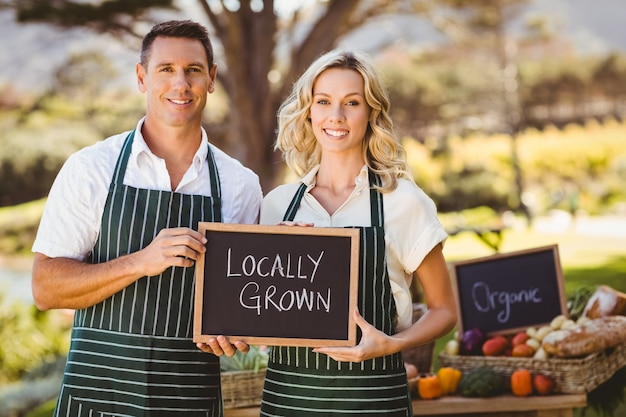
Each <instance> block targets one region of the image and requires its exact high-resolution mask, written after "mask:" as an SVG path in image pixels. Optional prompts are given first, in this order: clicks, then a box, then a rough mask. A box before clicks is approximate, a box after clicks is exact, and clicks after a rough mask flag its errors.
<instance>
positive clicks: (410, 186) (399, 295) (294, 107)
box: [261, 50, 456, 417]
mask: <svg viewBox="0 0 626 417" xmlns="http://www.w3.org/2000/svg"><path fill="white" fill-rule="evenodd" d="M389 106H390V103H389V99H388V96H387V92H386V90H385V88H384V86H383V84H382V82H381V80H380V78H379V76H378V75H377V74H376V71H375V69H374V66H373V64H372V62H371V60H370V58H369V57H368V56H367V55H365V54H363V53H360V52H345V51H339V50H335V51H331V52H329V53H327V54H325V55H323V56H321V57H320V58H318V59H317V60H316V61H315V62H314V63H313V64H312V65H311V66H310V67H309V68H308V69H307V70H306V71H305V73H304V74H303V75H302V76H301V78H300V79H299V80H298V81H297V82H296V83H295V84H294V87H293V90H292V93H291V95H290V96H289V97H288V98H287V99H286V101H285V102H284V103H283V105H282V106H281V108H280V110H279V114H278V120H279V129H278V138H277V142H276V148H277V149H280V150H281V151H282V152H283V156H284V159H285V161H286V162H287V164H288V166H289V167H290V168H291V169H292V170H293V171H294V172H295V173H296V174H298V175H299V176H300V177H301V179H300V181H298V182H297V183H294V184H285V185H281V186H279V187H277V188H276V189H274V190H272V191H271V192H270V193H269V194H268V195H267V196H266V197H265V199H264V201H263V203H262V206H261V223H263V224H277V223H282V224H287V225H301V226H315V227H356V228H359V229H360V231H361V237H360V239H361V244H360V247H361V248H362V249H361V254H360V256H361V260H362V262H361V265H360V272H359V273H360V276H359V301H358V309H357V310H355V311H354V312H353V314H354V318H355V321H356V323H357V325H358V327H359V331H358V344H357V345H356V346H354V347H323V348H303V347H275V348H273V349H272V351H271V358H270V364H269V367H268V372H267V377H266V381H265V388H264V392H263V402H262V405H261V415H262V416H278V415H281V416H283V415H287V416H294V415H297V416H323V415H342V414H343V415H350V416H354V415H361V414H367V415H368V416H386V417H389V416H412V415H413V413H412V409H411V401H410V393H409V390H408V388H407V379H406V374H405V368H404V364H403V361H402V356H401V351H402V350H404V349H406V348H409V347H412V346H417V345H421V344H424V343H428V342H430V341H432V340H434V339H436V338H438V337H440V336H442V335H444V334H445V333H447V332H448V331H449V330H450V329H451V328H452V327H453V326H454V324H455V321H456V316H455V306H454V298H453V295H452V290H451V285H450V278H449V274H448V269H447V266H446V262H445V259H444V257H443V253H442V246H443V242H444V241H445V239H446V237H447V235H446V233H445V231H444V229H443V227H442V226H441V224H440V222H439V220H438V219H437V213H436V208H435V205H434V203H433V201H432V200H431V199H430V198H429V197H428V196H427V195H426V194H425V193H424V192H423V191H422V190H421V189H420V188H419V187H418V186H417V185H416V184H415V183H414V181H413V180H412V179H411V176H410V175H409V173H408V169H407V164H406V160H405V154H404V150H403V149H402V147H401V145H400V144H399V143H398V141H397V138H396V137H395V135H394V132H393V124H392V121H391V119H390V117H389ZM414 272H416V276H417V277H418V279H419V280H420V283H421V285H422V287H423V290H424V294H425V300H426V303H427V306H428V312H427V313H426V314H425V315H424V316H423V317H422V318H421V319H420V320H419V321H417V322H416V323H414V324H413V323H412V300H411V293H410V289H409V288H410V285H411V279H412V276H413V273H414Z"/></svg>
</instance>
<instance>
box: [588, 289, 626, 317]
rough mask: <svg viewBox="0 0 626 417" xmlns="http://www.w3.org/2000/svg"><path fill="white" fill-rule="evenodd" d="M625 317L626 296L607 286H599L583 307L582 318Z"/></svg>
mask: <svg viewBox="0 0 626 417" xmlns="http://www.w3.org/2000/svg"><path fill="white" fill-rule="evenodd" d="M617 315H622V316H623V315H626V294H624V293H623V292H620V291H617V290H615V289H613V288H611V287H609V286H607V285H600V286H599V287H598V288H597V289H596V291H595V292H594V293H593V294H592V295H591V297H590V298H589V301H587V304H586V305H585V309H584V311H583V316H587V317H589V318H590V319H597V318H598V317H606V316H617Z"/></svg>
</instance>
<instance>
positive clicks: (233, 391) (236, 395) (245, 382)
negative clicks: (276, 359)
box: [221, 369, 266, 408]
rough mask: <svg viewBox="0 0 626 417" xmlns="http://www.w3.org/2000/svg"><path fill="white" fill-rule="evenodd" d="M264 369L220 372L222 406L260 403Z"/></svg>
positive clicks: (234, 406) (244, 405)
mask: <svg viewBox="0 0 626 417" xmlns="http://www.w3.org/2000/svg"><path fill="white" fill-rule="evenodd" d="M265 372H266V370H265V369H261V370H259V371H228V372H222V375H221V380H222V398H223V401H224V408H238V407H248V406H253V405H259V404H261V396H262V395H263V383H264V381H265Z"/></svg>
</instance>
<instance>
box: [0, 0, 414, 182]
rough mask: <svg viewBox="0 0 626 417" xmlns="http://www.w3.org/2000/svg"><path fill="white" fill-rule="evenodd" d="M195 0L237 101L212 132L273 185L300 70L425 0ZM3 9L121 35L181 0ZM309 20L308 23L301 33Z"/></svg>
mask: <svg viewBox="0 0 626 417" xmlns="http://www.w3.org/2000/svg"><path fill="white" fill-rule="evenodd" d="M195 1H196V3H197V5H198V6H200V8H201V10H203V11H204V14H205V17H206V19H207V21H208V22H209V23H210V27H211V29H212V31H213V35H214V36H213V37H214V40H216V42H215V43H216V45H215V47H216V49H218V48H219V50H220V51H221V54H222V56H223V60H224V62H225V66H226V68H219V69H218V80H220V82H221V84H222V86H223V88H224V90H225V92H226V95H227V97H228V99H229V113H228V115H227V119H226V120H225V121H224V124H223V125H222V126H217V127H213V128H212V129H210V135H211V137H212V139H213V141H216V142H217V143H218V144H219V145H220V146H221V147H223V148H224V149H225V150H227V151H228V152H229V153H231V154H232V155H233V156H235V157H236V158H238V159H239V160H240V161H241V162H242V163H243V164H244V165H246V166H248V167H250V168H251V169H253V170H254V171H255V172H257V173H258V174H259V176H260V178H261V185H262V186H263V189H264V190H265V191H269V189H271V188H272V187H273V186H274V185H275V184H276V183H277V182H278V181H279V180H280V178H281V175H282V173H283V169H282V168H283V164H282V163H281V161H280V156H279V155H277V154H276V153H275V152H274V151H273V146H272V145H273V142H274V139H275V130H276V127H277V124H276V111H277V109H278V106H279V105H280V102H281V101H282V100H283V99H284V98H285V96H286V95H287V93H288V91H289V89H290V88H291V85H292V83H293V81H294V80H295V79H296V78H297V76H298V75H299V74H300V73H301V72H302V71H303V70H304V69H305V68H306V66H307V65H308V64H309V63H310V62H311V61H312V60H313V59H315V58H316V57H317V56H318V55H319V54H320V53H321V52H323V51H327V50H329V49H332V48H333V47H335V46H336V44H337V42H338V40H339V39H340V38H341V37H342V36H343V35H345V34H347V33H349V32H350V31H352V30H353V29H355V28H357V27H359V26H361V25H363V24H364V23H366V22H368V21H370V20H371V19H374V18H375V17H377V16H381V15H384V14H389V13H399V12H404V13H406V12H407V11H410V12H415V11H419V9H420V7H421V6H420V5H421V3H422V1H421V0H404V1H398V2H388V1H385V0H347V1H346V0H327V1H324V2H321V1H320V2H318V3H316V4H315V7H313V8H310V9H298V10H295V11H294V12H292V13H291V14H290V15H287V16H279V15H278V13H277V11H276V7H275V6H276V5H275V2H274V1H273V0H246V1H228V0H219V1H218V0H195ZM0 7H12V8H14V9H15V10H16V11H17V13H16V17H17V19H18V21H20V22H23V23H27V22H47V23H51V24H54V25H56V26H58V27H62V28H71V27H85V28H88V29H91V30H93V31H96V32H99V33H104V32H107V33H112V34H116V35H118V36H120V37H128V36H129V35H130V36H134V37H140V34H139V31H140V28H141V29H142V30H141V32H144V31H145V23H154V21H153V20H154V16H153V15H152V14H151V13H150V12H151V11H154V10H156V9H168V10H172V11H174V10H178V7H179V5H178V4H177V3H176V0H104V1H98V2H95V1H93V2H85V1H80V0H55V1H54V2H50V1H48V0H27V1H25V0H20V1H17V0H0ZM194 18H195V17H194ZM305 26H306V27H307V28H308V29H307V30H306V33H304V35H302V37H301V39H300V35H301V33H300V32H301V30H302V28H303V27H305ZM296 29H298V31H296ZM296 32H297V33H296ZM283 39H284V40H287V41H286V45H287V53H286V54H285V55H284V56H283V55H281V54H279V52H278V46H279V40H283ZM220 132H223V133H222V134H220ZM220 136H221V137H220Z"/></svg>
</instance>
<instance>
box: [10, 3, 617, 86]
mask: <svg viewBox="0 0 626 417" xmlns="http://www.w3.org/2000/svg"><path fill="white" fill-rule="evenodd" d="M179 1H180V2H181V4H182V5H183V6H184V7H185V8H186V9H187V10H189V12H188V14H187V15H188V16H195V15H196V14H197V13H202V11H201V10H199V9H198V6H197V0H179ZM259 1H260V0H259ZM312 2H315V0H277V1H276V7H277V8H278V9H279V10H280V11H281V12H282V13H289V12H290V11H292V10H293V8H294V7H298V6H301V5H302V4H310V3H312ZM194 8H195V9H194ZM532 13H536V14H541V15H544V16H548V17H549V18H550V19H551V20H552V21H553V22H555V24H557V26H558V27H559V28H560V30H561V31H562V32H563V33H565V34H566V36H567V37H568V38H569V39H570V40H571V41H572V42H573V43H574V45H575V47H576V50H577V51H578V52H579V53H581V54H587V53H606V52H608V51H611V50H618V51H621V52H623V53H626V25H624V23H623V22H626V7H624V4H623V0H592V1H590V0H535V1H534V2H533V3H532V10H530V11H529V12H528V13H527V14H532ZM372 33H374V35H372ZM436 36H437V34H436V32H435V31H434V30H433V29H432V28H431V27H429V24H428V23H427V22H425V21H423V20H422V21H420V20H417V21H416V20H410V18H407V17H404V18H402V19H401V20H400V21H393V22H392V21H387V22H382V23H380V24H379V25H378V26H377V27H376V30H375V31H373V32H372V31H358V32H357V33H355V34H353V35H352V36H348V37H347V38H346V39H345V40H344V41H343V44H342V46H347V47H352V48H357V49H364V50H366V51H367V50H368V49H375V48H376V46H377V44H378V43H392V42H394V41H396V40H402V41H403V42H405V43H408V44H409V45H411V46H414V47H415V46H420V45H425V44H428V43H432V42H434V41H435V40H436ZM90 48H99V49H101V50H103V51H106V53H107V55H109V56H111V57H114V58H115V62H116V63H117V65H118V66H119V68H120V69H121V72H123V75H122V76H121V77H122V82H128V83H129V85H134V83H135V80H134V64H135V62H136V61H137V57H136V54H137V52H135V51H132V49H129V48H127V47H125V46H124V45H121V44H120V43H119V42H114V41H111V39H110V38H109V39H107V38H106V37H98V38H96V37H91V36H85V35H84V32H81V31H79V30H71V31H59V30H52V29H51V28H50V27H48V26H47V25H42V24H29V25H19V24H17V23H16V22H15V21H14V19H13V16H12V13H11V12H10V11H6V10H0V84H6V83H9V84H11V85H14V86H15V87H16V88H17V89H18V90H21V89H27V90H28V89H39V88H40V87H43V86H45V83H46V82H47V81H48V80H49V79H50V76H51V74H52V73H53V72H54V70H55V69H56V68H57V67H58V66H59V65H61V64H62V63H63V62H65V61H66V59H67V57H68V56H69V54H71V53H76V52H80V51H85V50H87V49H90ZM128 68H130V69H131V70H128Z"/></svg>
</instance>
